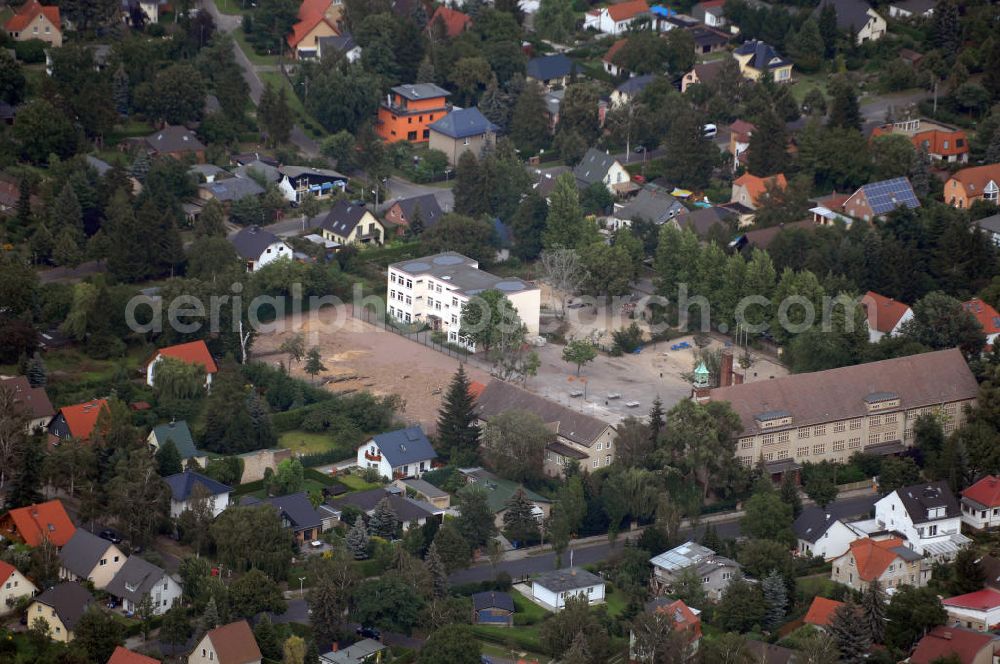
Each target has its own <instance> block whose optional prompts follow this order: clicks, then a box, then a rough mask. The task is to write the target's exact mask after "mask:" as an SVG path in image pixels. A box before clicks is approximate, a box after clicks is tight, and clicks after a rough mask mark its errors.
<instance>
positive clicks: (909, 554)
mask: <svg viewBox="0 0 1000 664" xmlns="http://www.w3.org/2000/svg"><path fill="white" fill-rule="evenodd" d="M890 551H892V552H893V553H895V554H896V555H897V556H899V557H900V558H902V559H903V560H905V561H907V562H911V563H912V562H914V561H917V560H920V559H921V558H923V555H921V554H919V553H917V552H916V551H914V550H913V549H911V548H909V547H906V546H894V547H892V549H890Z"/></svg>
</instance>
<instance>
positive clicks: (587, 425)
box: [476, 380, 611, 447]
mask: <svg viewBox="0 0 1000 664" xmlns="http://www.w3.org/2000/svg"><path fill="white" fill-rule="evenodd" d="M476 408H477V413H478V416H479V418H480V419H482V420H488V419H489V418H491V417H493V416H495V415H499V414H500V413H505V412H507V411H509V410H526V411H528V412H530V413H534V414H535V415H537V416H538V417H540V418H541V419H542V421H543V422H545V423H546V424H549V425H555V427H554V431H555V433H556V435H558V436H560V437H562V438H565V439H567V440H570V441H573V442H574V443H579V444H580V445H584V446H585V447H590V446H591V445H593V444H594V443H596V442H597V439H598V437H600V435H601V434H602V433H604V431H605V430H606V429H607V428H608V427H609V426H611V425H609V424H608V423H607V422H604V421H603V420H599V419H597V418H596V417H592V416H590V415H585V414H584V413H580V412H577V411H575V410H573V409H572V408H567V407H566V406H563V405H562V404H559V403H556V402H555V401H550V400H548V399H546V398H544V397H540V396H538V395H537V394H533V393H532V392H529V391H527V390H523V389H521V388H520V387H517V386H516V385H511V384H510V383H505V382H503V381H501V380H491V381H490V382H489V384H487V385H486V388H485V389H484V390H483V391H482V393H481V394H480V395H479V398H478V399H476Z"/></svg>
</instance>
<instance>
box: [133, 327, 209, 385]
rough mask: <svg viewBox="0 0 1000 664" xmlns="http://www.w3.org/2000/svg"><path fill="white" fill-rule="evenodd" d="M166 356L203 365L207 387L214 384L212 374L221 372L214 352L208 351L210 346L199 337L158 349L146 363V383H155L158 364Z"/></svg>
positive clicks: (186, 362)
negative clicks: (195, 339)
mask: <svg viewBox="0 0 1000 664" xmlns="http://www.w3.org/2000/svg"><path fill="white" fill-rule="evenodd" d="M165 357H169V358H172V359H174V360H180V361H181V362H183V363H184V364H194V365H198V366H201V367H202V368H203V369H204V370H205V387H211V386H212V375H213V374H216V373H218V372H219V367H218V365H217V364H216V363H215V359H214V358H213V357H212V354H211V353H210V352H209V351H208V346H207V345H206V344H205V342H204V341H203V340H201V339H199V340H197V341H189V342H187V343H183V344H176V345H174V346H166V347H164V348H161V349H159V350H158V351H156V354H154V355H153V357H152V358H150V360H149V362H148V363H147V364H146V385H149V386H150V387H152V386H153V385H154V383H155V380H156V365H157V364H159V363H160V362H161V361H162V360H163V358H165Z"/></svg>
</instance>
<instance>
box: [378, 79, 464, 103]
mask: <svg viewBox="0 0 1000 664" xmlns="http://www.w3.org/2000/svg"><path fill="white" fill-rule="evenodd" d="M392 91H393V92H395V93H396V94H398V95H400V96H403V97H406V98H407V99H409V100H410V101H420V100H423V99H429V98H434V97H450V96H451V93H450V92H448V91H447V90H445V89H444V88H442V87H438V86H437V85H434V84H433V83H410V84H408V85H397V86H396V87H394V88H393V89H392Z"/></svg>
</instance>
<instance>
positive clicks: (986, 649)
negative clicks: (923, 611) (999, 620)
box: [909, 625, 998, 664]
mask: <svg viewBox="0 0 1000 664" xmlns="http://www.w3.org/2000/svg"><path fill="white" fill-rule="evenodd" d="M997 650H998V642H997V637H996V636H995V635H994V634H983V633H981V632H974V631H972V630H968V629H961V628H960V627H946V626H944V625H938V626H937V627H935V628H934V629H932V630H931V631H930V632H928V633H927V635H926V636H925V637H924V638H922V639H920V641H918V642H917V647H916V648H915V649H914V650H913V654H911V655H910V659H909V662H910V664H935V662H940V661H942V660H944V659H946V658H948V657H950V656H952V655H954V656H957V657H958V661H959V662H961V664H992V662H993V661H994V659H995V658H994V654H995V653H996V652H997Z"/></svg>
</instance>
